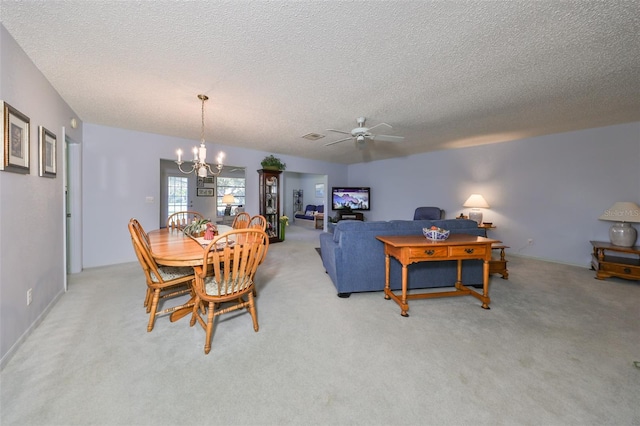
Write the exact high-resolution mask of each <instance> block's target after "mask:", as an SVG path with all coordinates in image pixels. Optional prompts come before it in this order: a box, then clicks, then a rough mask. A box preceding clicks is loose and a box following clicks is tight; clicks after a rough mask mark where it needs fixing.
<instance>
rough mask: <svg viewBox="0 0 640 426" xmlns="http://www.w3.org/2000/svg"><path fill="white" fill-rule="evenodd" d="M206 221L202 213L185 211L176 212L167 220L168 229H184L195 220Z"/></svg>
mask: <svg viewBox="0 0 640 426" xmlns="http://www.w3.org/2000/svg"><path fill="white" fill-rule="evenodd" d="M200 219H204V216H203V215H202V214H201V213H198V212H194V211H189V210H185V211H182V212H175V213H173V214H171V215H169V217H168V218H167V228H171V227H172V226H171V225H172V224H173V227H175V228H178V229H182V228H184V227H185V226H187V225H188V224H190V223H191V222H193V221H194V220H200Z"/></svg>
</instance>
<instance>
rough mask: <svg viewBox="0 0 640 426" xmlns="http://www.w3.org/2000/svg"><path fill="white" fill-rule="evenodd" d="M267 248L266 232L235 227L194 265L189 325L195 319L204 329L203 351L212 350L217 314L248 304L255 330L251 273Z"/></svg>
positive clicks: (245, 306)
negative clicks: (193, 302) (199, 262)
mask: <svg viewBox="0 0 640 426" xmlns="http://www.w3.org/2000/svg"><path fill="white" fill-rule="evenodd" d="M268 249H269V237H268V236H267V234H266V232H264V231H262V230H260V229H236V230H233V231H231V232H229V233H227V234H224V235H221V236H219V237H217V238H216V239H214V240H213V241H212V242H211V243H210V244H209V245H208V247H207V249H206V251H205V254H204V255H203V263H202V266H195V267H194V270H195V274H196V279H195V283H194V285H193V289H194V293H195V304H194V306H193V314H192V316H191V322H190V325H191V326H193V325H195V323H196V321H197V322H198V323H199V324H200V325H201V326H202V328H204V329H205V331H206V333H205V341H204V353H205V354H208V353H209V351H210V350H211V336H212V334H213V323H214V321H215V318H216V317H217V316H219V315H222V314H226V313H229V312H233V311H236V310H238V309H244V308H247V310H248V311H249V313H250V314H251V319H252V320H253V329H254V330H255V331H256V332H257V331H258V328H259V327H258V315H257V313H256V306H255V298H254V295H253V289H254V277H255V275H256V271H257V269H258V266H259V265H260V264H261V263H262V261H263V260H264V258H265V256H266V255H267V251H268ZM201 314H202V315H203V316H204V315H205V314H206V317H205V318H203V316H201Z"/></svg>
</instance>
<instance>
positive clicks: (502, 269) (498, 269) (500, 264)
mask: <svg viewBox="0 0 640 426" xmlns="http://www.w3.org/2000/svg"><path fill="white" fill-rule="evenodd" d="M508 248H510V247H509V246H505V245H504V244H492V245H491V250H500V260H497V259H491V260H490V261H489V274H500V275H502V279H503V280H508V279H509V270H508V269H507V260H506V259H505V257H504V249H508Z"/></svg>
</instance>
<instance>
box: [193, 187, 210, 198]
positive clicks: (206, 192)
mask: <svg viewBox="0 0 640 426" xmlns="http://www.w3.org/2000/svg"><path fill="white" fill-rule="evenodd" d="M196 195H197V196H198V197H213V188H198V192H197V193H196Z"/></svg>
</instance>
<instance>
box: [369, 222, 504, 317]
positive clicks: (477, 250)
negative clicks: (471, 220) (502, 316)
mask: <svg viewBox="0 0 640 426" xmlns="http://www.w3.org/2000/svg"><path fill="white" fill-rule="evenodd" d="M376 238H377V239H378V240H380V241H382V242H383V243H384V254H385V269H386V277H385V284H384V298H385V299H393V300H394V301H395V302H396V303H397V304H398V305H400V315H402V316H403V317H408V316H409V314H408V313H407V312H408V311H409V300H413V299H431V298H435V297H449V296H467V295H469V296H473V297H475V298H476V299H478V300H480V301H481V302H482V307H483V308H484V309H490V308H489V303H491V299H490V298H489V262H490V261H491V245H492V244H494V243H500V241H498V240H493V239H491V238H486V237H478V236H475V235H468V234H451V235H450V236H449V238H447V239H446V240H444V241H437V242H436V241H430V240H427V239H426V238H425V237H424V236H422V235H392V236H378V237H376ZM390 257H394V258H396V259H397V260H398V261H399V262H400V264H401V265H402V293H401V295H400V296H398V295H396V294H394V293H393V291H391V287H390V285H389V270H390V268H389V259H390ZM467 259H480V260H482V261H483V262H484V263H483V267H482V284H483V285H482V294H480V293H478V292H477V291H475V290H474V289H472V288H470V287H467V286H465V285H464V284H463V283H462V261H463V260H467ZM437 260H457V261H458V276H457V280H456V282H455V284H454V285H455V288H456V289H455V290H453V291H439V292H429V293H415V294H407V267H408V266H409V265H411V264H412V263H417V262H429V261H437Z"/></svg>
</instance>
